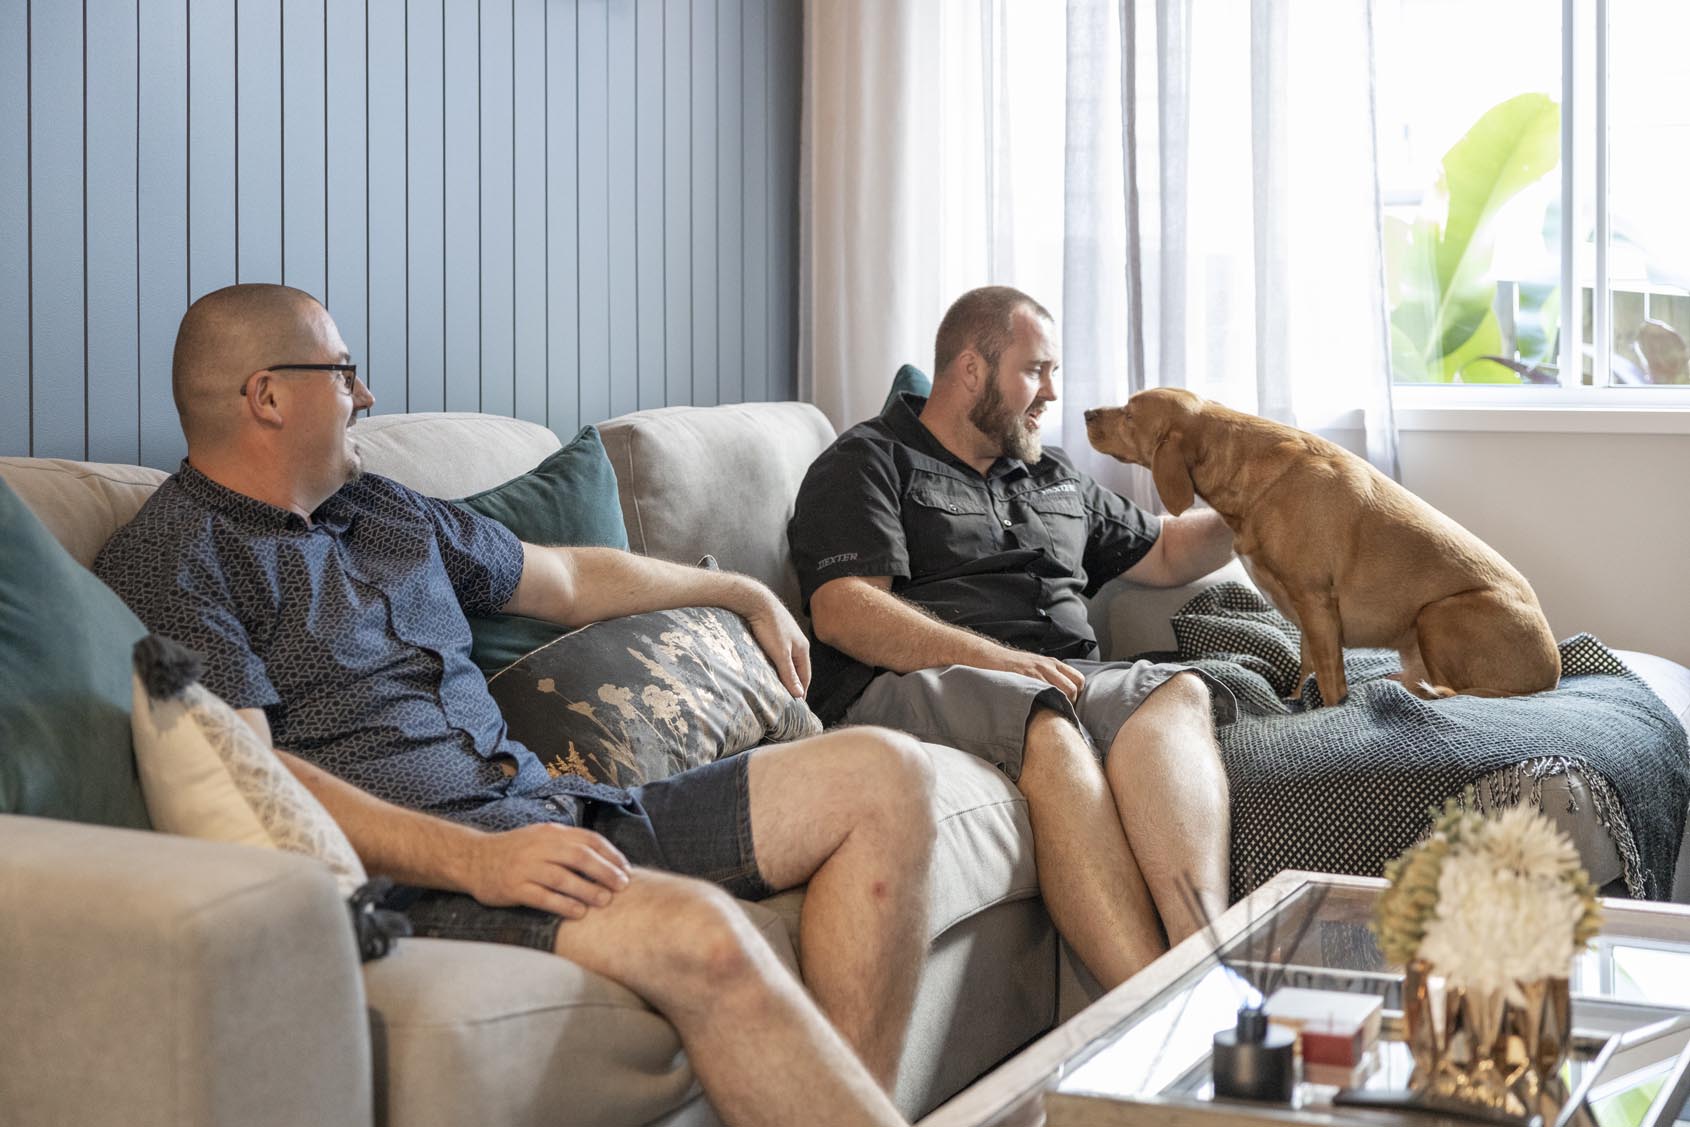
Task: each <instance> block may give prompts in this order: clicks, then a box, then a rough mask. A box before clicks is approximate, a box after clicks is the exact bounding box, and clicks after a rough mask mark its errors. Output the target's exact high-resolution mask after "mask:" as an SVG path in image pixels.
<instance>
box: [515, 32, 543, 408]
mask: <svg viewBox="0 0 1690 1127" xmlns="http://www.w3.org/2000/svg"><path fill="white" fill-rule="evenodd" d="M511 55H512V65H511V85H510V101H511V147H512V150H513V151H512V160H511V212H512V219H511V242H512V259H511V290H512V293H513V295H514V296H513V300H512V303H511V339H512V344H511V363H512V365H513V370H512V383H513V385H514V387H513V393H512V394H513V396H514V402H513V413H514V414H515V415H516V416H517V417H518V418H521V419H527V420H529V421H530V422H536V423H544V422H545V421H546V253H547V246H546V243H547V238H546V112H547V97H546V6H545V0H516V2H515V5H514V6H513V10H512V13H511Z"/></svg>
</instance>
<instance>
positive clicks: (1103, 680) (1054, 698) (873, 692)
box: [844, 660, 1237, 780]
mask: <svg viewBox="0 0 1690 1127" xmlns="http://www.w3.org/2000/svg"><path fill="white" fill-rule="evenodd" d="M1065 664H1067V665H1071V666H1073V667H1074V668H1075V669H1076V670H1078V671H1079V672H1080V673H1081V675H1083V676H1084V677H1085V679H1086V680H1085V684H1084V685H1082V686H1081V687H1080V697H1079V699H1078V700H1076V701H1072V702H1070V701H1069V700H1068V698H1067V697H1066V696H1064V695H1063V693H1062V690H1060V689H1058V688H1055V687H1054V686H1052V685H1049V684H1046V683H1045V682H1043V681H1040V680H1038V679H1037V678H1035V677H1027V676H1024V675H1022V674H1020V673H1006V672H1004V671H1002V670H998V669H978V668H976V667H974V666H972V665H948V666H943V667H935V668H933V669H918V670H916V671H915V672H913V673H882V674H880V675H879V676H878V677H876V678H875V679H874V680H873V681H870V682H869V685H868V688H866V689H864V690H863V695H862V696H860V697H858V698H857V699H856V701H854V702H853V703H852V704H851V707H849V708H847V709H846V710H845V719H844V722H845V723H847V724H883V725H885V726H886V727H888V728H897V729H898V730H899V731H903V732H908V733H910V734H911V735H912V736H914V737H915V738H916V739H918V740H924V741H926V742H928V743H938V744H948V745H950V746H951V747H954V748H957V749H958V750H959V751H966V752H968V753H969V754H970V755H973V756H976V757H977V758H980V759H984V760H985V761H986V762H988V763H990V764H992V765H993V766H995V767H996V768H997V769H998V770H1000V771H1002V772H1003V773H1004V774H1005V775H1007V776H1009V778H1010V779H1012V780H1015V779H1019V778H1020V777H1021V754H1022V748H1023V746H1024V745H1025V743H1026V737H1027V721H1028V720H1029V719H1031V717H1032V715H1033V709H1034V708H1035V707H1037V706H1041V705H1042V706H1043V707H1045V708H1049V709H1053V710H1054V711H1056V712H1059V713H1061V714H1062V715H1064V716H1066V717H1067V718H1068V719H1069V720H1070V721H1071V722H1072V723H1073V724H1074V726H1075V727H1077V728H1079V729H1080V731H1081V732H1083V733H1085V735H1086V738H1087V740H1088V742H1089V743H1090V744H1091V746H1092V750H1093V751H1095V752H1096V753H1097V756H1098V759H1099V760H1101V759H1102V758H1103V757H1104V755H1106V754H1107V753H1108V751H1109V746H1110V745H1111V744H1113V743H1114V742H1115V734H1116V733H1117V732H1119V731H1120V730H1121V725H1123V724H1125V723H1126V722H1127V718H1128V717H1130V716H1131V715H1132V714H1133V713H1134V712H1136V711H1137V710H1138V707H1139V705H1141V704H1143V703H1144V699H1145V698H1146V697H1148V696H1149V695H1150V694H1151V693H1152V692H1153V691H1155V690H1156V689H1157V688H1159V687H1161V686H1162V685H1165V684H1166V683H1167V682H1168V681H1169V680H1170V679H1171V678H1173V677H1175V676H1177V675H1179V674H1181V673H1195V674H1197V675H1198V676H1199V677H1201V678H1203V681H1204V684H1206V685H1207V686H1208V689H1209V701H1210V706H1211V711H1212V713H1213V716H1214V719H1215V722H1216V723H1227V722H1229V721H1231V720H1232V718H1233V717H1234V716H1235V715H1236V707H1237V706H1236V704H1235V702H1234V701H1233V699H1232V693H1231V692H1230V691H1229V690H1228V689H1227V688H1226V686H1224V685H1222V684H1221V683H1220V682H1219V681H1216V680H1215V679H1214V678H1213V677H1211V676H1209V675H1208V674H1207V673H1204V672H1203V671H1202V670H1199V669H1192V668H1191V667H1190V666H1186V665H1177V664H1173V663H1162V662H1150V661H1084V660H1073V661H1068V662H1065Z"/></svg>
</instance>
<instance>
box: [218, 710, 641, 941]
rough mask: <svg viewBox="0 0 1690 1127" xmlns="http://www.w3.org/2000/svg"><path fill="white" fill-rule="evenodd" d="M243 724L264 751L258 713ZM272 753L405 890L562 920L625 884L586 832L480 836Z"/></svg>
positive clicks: (371, 862)
mask: <svg viewBox="0 0 1690 1127" xmlns="http://www.w3.org/2000/svg"><path fill="white" fill-rule="evenodd" d="M240 717H241V719H243V720H245V721H246V722H247V724H248V726H249V727H251V728H252V729H253V731H255V732H257V733H258V737H259V738H260V739H261V740H263V741H264V743H265V744H266V745H269V744H270V724H269V722H268V721H267V720H266V719H265V717H264V712H263V710H262V709H256V708H243V709H241V710H240ZM276 754H277V755H278V756H280V757H281V760H282V762H283V763H284V764H285V765H286V766H287V768H288V770H290V771H292V772H293V774H294V777H295V778H297V779H298V780H299V781H300V782H301V783H304V784H305V788H306V789H307V790H309V791H310V792H311V793H312V794H313V795H315V796H316V798H317V801H319V802H321V803H322V804H323V808H324V809H326V810H327V811H328V812H329V815H330V816H331V817H332V818H334V820H335V822H336V823H337V824H338V825H339V826H340V828H341V830H342V831H344V832H345V834H346V837H347V840H349V841H350V842H351V843H352V848H353V849H354V850H356V851H357V853H358V858H359V860H361V861H363V862H364V867H365V868H367V869H369V870H370V871H371V872H374V873H380V874H383V875H385V876H389V877H392V878H393V879H394V880H396V881H399V882H401V883H403V884H414V885H419V886H421V887H424V888H439V889H445V890H447V891H450V892H467V893H469V894H470V895H471V896H473V897H475V898H476V899H477V900H479V901H481V902H482V903H483V904H487V905H490V906H492V907H496V908H497V907H508V906H510V905H514V904H521V905H524V906H526V907H529V908H539V909H541V910H542V911H546V912H552V913H554V914H556V915H559V916H563V917H564V918H566V919H579V918H581V917H582V916H584V915H586V914H587V910H588V909H589V908H595V907H603V906H604V905H606V904H608V903H610V899H611V896H612V895H613V894H614V893H616V892H618V891H620V890H621V889H623V888H624V887H626V886H627V884H628V860H627V858H625V857H623V856H622V854H621V852H620V851H619V850H618V849H617V848H616V847H615V846H614V845H612V844H610V842H608V841H606V840H605V839H604V838H602V837H600V836H599V835H598V834H596V833H594V832H592V831H591V830H583V829H579V828H577V827H575V826H564V825H558V824H556V823H541V824H537V825H532V826H524V827H523V828H521V829H517V830H508V831H506V832H504V833H485V832H483V831H481V830H478V829H475V828H474V827H472V826H465V825H460V824H458V823H457V822H448V821H446V820H444V819H442V818H434V817H430V816H429V815H427V814H420V813H418V812H417V811H415V810H407V809H405V808H404V807H403V806H395V805H393V804H392V803H390V802H383V801H382V800H381V799H379V798H377V797H375V796H374V795H372V794H368V793H366V792H364V791H362V790H359V789H358V788H357V787H355V786H353V785H352V784H350V783H347V782H344V781H343V780H341V779H337V778H336V777H335V776H333V775H331V774H329V773H328V772H327V771H324V770H322V769H321V768H319V767H314V766H312V765H311V764H309V763H307V762H305V761H304V760H303V759H300V758H298V757H297V756H293V755H289V754H288V753H287V752H285V751H282V750H281V749H279V748H278V749H276Z"/></svg>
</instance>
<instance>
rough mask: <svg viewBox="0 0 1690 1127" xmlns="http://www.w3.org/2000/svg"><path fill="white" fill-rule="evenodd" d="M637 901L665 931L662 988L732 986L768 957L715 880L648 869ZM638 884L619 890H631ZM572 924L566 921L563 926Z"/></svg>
mask: <svg viewBox="0 0 1690 1127" xmlns="http://www.w3.org/2000/svg"><path fill="white" fill-rule="evenodd" d="M645 877H646V879H645V880H644V881H643V882H641V883H642V884H643V887H642V888H641V889H640V897H641V898H640V901H639V902H638V905H637V906H638V907H639V908H640V909H641V910H642V912H643V913H644V914H646V915H647V916H648V918H650V919H651V920H652V922H653V926H654V928H655V929H656V934H661V935H662V936H663V937H664V942H663V943H662V944H660V945H657V949H656V950H655V951H654V953H653V961H654V964H655V965H654V966H653V967H652V972H653V973H654V974H655V975H656V977H657V982H658V988H659V989H663V990H676V991H683V992H685V991H693V990H698V989H700V988H703V989H705V990H706V991H708V990H712V989H715V990H720V989H724V988H732V987H733V986H735V985H736V984H738V983H741V982H743V981H745V980H746V979H747V978H749V977H752V976H753V975H755V974H756V973H757V969H758V967H759V965H760V964H762V963H763V962H765V961H766V960H765V959H764V958H763V956H764V954H765V952H764V951H763V950H762V949H760V946H759V945H762V944H763V939H762V937H761V936H760V935H758V934H757V932H756V929H755V928H753V927H752V926H751V921H750V920H748V919H747V918H746V916H745V913H744V912H743V911H742V910H741V909H740V906H739V904H738V903H736V902H735V900H734V898H733V897H732V896H729V895H728V894H727V893H726V892H724V891H722V890H721V889H720V888H717V887H716V886H715V885H713V884H708V883H706V882H704V881H700V880H694V879H692V878H690V877H679V876H675V875H673V874H669V873H647V874H645ZM634 888H635V885H632V884H631V885H629V888H628V890H625V891H624V892H622V893H619V894H618V896H619V897H620V896H626V895H627V892H628V891H632V890H633V889H634ZM568 926H569V925H568V924H567V923H566V924H564V927H565V928H567V927H568Z"/></svg>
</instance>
